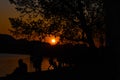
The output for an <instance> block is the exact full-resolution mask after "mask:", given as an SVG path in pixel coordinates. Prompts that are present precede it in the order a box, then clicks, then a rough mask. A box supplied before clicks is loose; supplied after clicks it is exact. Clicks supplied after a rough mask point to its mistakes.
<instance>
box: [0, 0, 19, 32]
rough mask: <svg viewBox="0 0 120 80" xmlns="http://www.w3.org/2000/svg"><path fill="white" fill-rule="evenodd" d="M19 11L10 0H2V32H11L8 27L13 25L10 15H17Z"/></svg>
mask: <svg viewBox="0 0 120 80" xmlns="http://www.w3.org/2000/svg"><path fill="white" fill-rule="evenodd" d="M16 16H17V12H16V11H15V9H14V7H13V5H11V4H10V3H9V0H0V34H9V31H8V29H9V28H10V27H11V25H10V22H9V20H8V18H9V17H16Z"/></svg>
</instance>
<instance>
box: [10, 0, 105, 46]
mask: <svg viewBox="0 0 120 80" xmlns="http://www.w3.org/2000/svg"><path fill="white" fill-rule="evenodd" d="M9 2H10V3H11V4H13V5H14V6H15V9H16V10H17V11H18V12H19V13H20V16H19V17H16V18H9V20H10V22H11V25H12V29H11V30H10V31H11V33H12V34H13V35H15V36H16V37H20V36H21V37H24V38H27V39H36V38H38V39H39V40H40V41H42V39H44V38H45V37H46V36H49V35H54V36H60V41H61V42H64V41H65V40H67V41H70V42H77V43H79V41H83V42H87V43H88V44H89V45H90V46H95V44H94V41H93V38H96V39H98V40H99V39H100V38H101V36H102V38H103V39H104V38H105V23H104V22H105V21H104V15H105V14H104V3H103V1H102V0H9Z"/></svg>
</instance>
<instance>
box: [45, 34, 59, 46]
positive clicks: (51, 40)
mask: <svg viewBox="0 0 120 80" xmlns="http://www.w3.org/2000/svg"><path fill="white" fill-rule="evenodd" d="M59 40H60V37H59V36H56V37H55V36H53V35H52V36H47V37H46V38H45V42H47V43H49V44H50V45H56V44H58V43H59Z"/></svg>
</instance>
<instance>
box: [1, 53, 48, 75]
mask: <svg viewBox="0 0 120 80" xmlns="http://www.w3.org/2000/svg"><path fill="white" fill-rule="evenodd" d="M19 59H23V61H24V62H25V63H26V64H27V65H28V72H34V71H35V70H34V68H33V66H32V64H31V63H30V56H29V55H19V54H18V55H16V54H6V53H4V54H1V53H0V77H1V76H6V75H7V74H11V73H12V72H13V71H14V70H15V68H16V67H17V66H18V60H19ZM48 66H49V62H48V58H43V61H42V70H43V71H44V70H47V69H48Z"/></svg>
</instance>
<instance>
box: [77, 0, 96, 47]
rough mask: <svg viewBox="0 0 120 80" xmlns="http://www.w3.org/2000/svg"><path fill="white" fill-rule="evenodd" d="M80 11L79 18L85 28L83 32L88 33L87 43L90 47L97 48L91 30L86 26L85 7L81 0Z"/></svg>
mask: <svg viewBox="0 0 120 80" xmlns="http://www.w3.org/2000/svg"><path fill="white" fill-rule="evenodd" d="M79 3H80V4H79V11H80V14H79V13H78V14H77V15H78V18H79V19H80V20H81V26H82V27H83V32H85V33H86V36H87V42H88V43H89V45H90V47H95V45H94V41H93V38H92V33H91V32H92V31H90V28H89V26H87V24H86V20H85V16H84V14H83V6H82V3H81V0H80V2H79Z"/></svg>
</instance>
